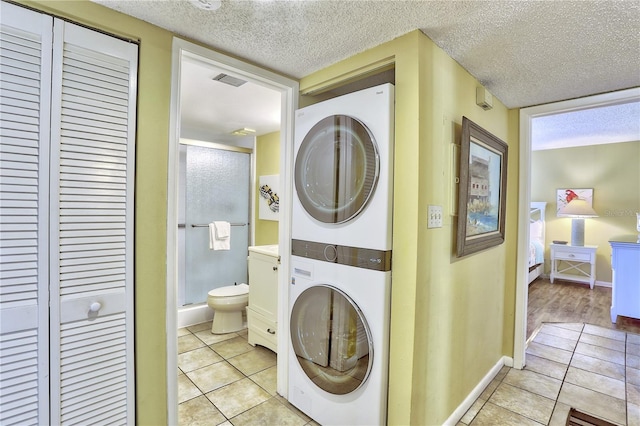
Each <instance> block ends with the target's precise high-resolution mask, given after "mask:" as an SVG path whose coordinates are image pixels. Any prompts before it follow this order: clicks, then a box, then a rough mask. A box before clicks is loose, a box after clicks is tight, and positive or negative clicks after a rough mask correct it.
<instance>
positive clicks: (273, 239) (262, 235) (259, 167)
mask: <svg viewBox="0 0 640 426" xmlns="http://www.w3.org/2000/svg"><path fill="white" fill-rule="evenodd" d="M256 139H257V140H256V149H255V151H254V154H255V156H256V199H255V206H256V216H255V218H254V221H255V224H256V228H255V229H256V236H255V242H254V244H255V245H257V246H260V245H265V244H278V223H279V222H276V221H273V220H260V219H259V218H258V217H259V211H258V210H259V209H258V206H259V204H260V203H263V202H264V199H263V198H262V197H260V192H259V186H260V176H265V175H277V174H280V132H273V133H269V134H266V135H263V136H258V137H257V138H256ZM281 187H282V185H281Z"/></svg>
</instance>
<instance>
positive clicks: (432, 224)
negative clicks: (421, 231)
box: [427, 205, 442, 228]
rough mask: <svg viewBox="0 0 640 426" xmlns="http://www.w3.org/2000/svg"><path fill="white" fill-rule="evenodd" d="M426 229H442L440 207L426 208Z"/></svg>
mask: <svg viewBox="0 0 640 426" xmlns="http://www.w3.org/2000/svg"><path fill="white" fill-rule="evenodd" d="M427 215H428V216H427V228H442V206H431V205H430V206H428V209H427Z"/></svg>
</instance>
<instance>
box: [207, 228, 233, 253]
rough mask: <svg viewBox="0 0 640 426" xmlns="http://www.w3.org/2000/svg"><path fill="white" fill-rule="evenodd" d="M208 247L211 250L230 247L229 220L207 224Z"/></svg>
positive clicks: (228, 248)
mask: <svg viewBox="0 0 640 426" xmlns="http://www.w3.org/2000/svg"><path fill="white" fill-rule="evenodd" d="M209 248H210V249H211V250H230V249H231V224H230V223H229V222H212V223H210V224H209Z"/></svg>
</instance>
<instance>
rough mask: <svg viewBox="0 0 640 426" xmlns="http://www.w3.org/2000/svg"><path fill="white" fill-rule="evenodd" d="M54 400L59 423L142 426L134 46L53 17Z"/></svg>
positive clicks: (135, 64) (52, 243) (55, 414)
mask: <svg viewBox="0 0 640 426" xmlns="http://www.w3.org/2000/svg"><path fill="white" fill-rule="evenodd" d="M53 52H54V53H53V55H54V59H53V88H54V89H53V91H52V98H53V100H52V153H51V158H52V163H51V206H52V207H51V210H52V214H53V216H54V220H53V221H52V222H51V228H52V230H53V232H52V234H51V235H52V238H51V251H52V253H54V254H55V256H52V258H54V257H55V259H53V260H52V268H51V287H52V291H51V293H52V295H51V298H52V302H51V323H52V333H51V340H52V346H59V352H57V353H52V354H51V364H52V371H51V406H52V415H51V418H52V422H53V423H55V424H79V425H87V424H123V425H124V424H129V425H130V424H134V421H135V419H134V410H133V408H134V398H133V396H134V374H133V361H134V360H133V349H134V340H133V185H134V181H133V178H134V137H135V107H136V102H135V95H136V89H137V88H136V84H137V78H136V76H137V57H138V56H137V55H138V53H137V52H138V48H137V45H136V44H133V43H129V42H127V41H123V40H119V39H116V38H113V37H110V36H107V35H104V34H101V33H97V32H95V31H91V30H88V29H86V28H82V27H79V26H77V25H73V24H70V23H68V22H62V21H58V20H56V21H55V22H54V49H53Z"/></svg>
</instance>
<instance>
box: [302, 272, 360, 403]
mask: <svg viewBox="0 0 640 426" xmlns="http://www.w3.org/2000/svg"><path fill="white" fill-rule="evenodd" d="M290 326H291V343H292V345H293V350H294V352H295V354H296V359H297V361H298V363H299V364H300V367H301V368H302V370H303V371H304V373H305V374H306V375H307V377H308V378H309V379H310V380H311V381H312V382H313V383H314V384H316V385H317V386H318V387H320V388H321V389H322V390H324V391H326V392H329V393H331V394H334V395H345V394H348V393H350V392H353V391H355V390H356V389H358V388H359V387H360V386H362V385H363V384H364V383H365V382H366V380H367V378H368V377H369V373H370V372H371V367H372V365H373V341H372V339H371V332H370V330H369V326H368V325H367V322H366V320H365V318H364V316H363V314H362V311H361V310H360V309H359V308H358V306H357V305H356V304H355V303H354V302H353V300H351V298H349V296H347V295H346V294H345V293H343V292H342V291H340V290H338V289H337V288H335V287H332V286H329V285H317V286H313V287H310V288H308V289H306V290H304V291H303V292H302V293H301V294H300V296H299V297H298V298H297V299H296V301H295V303H294V305H293V308H292V309H291V321H290Z"/></svg>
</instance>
